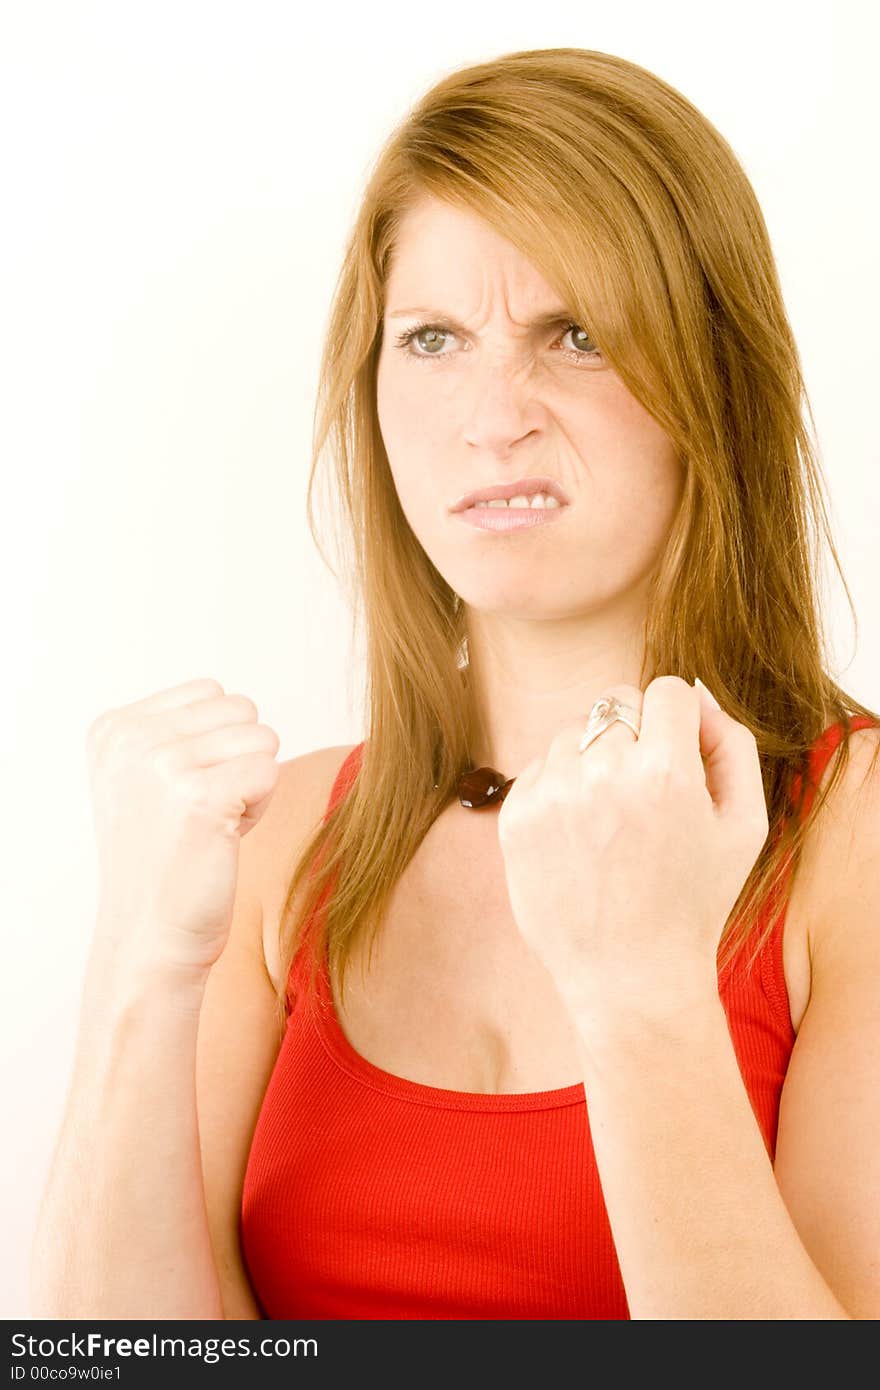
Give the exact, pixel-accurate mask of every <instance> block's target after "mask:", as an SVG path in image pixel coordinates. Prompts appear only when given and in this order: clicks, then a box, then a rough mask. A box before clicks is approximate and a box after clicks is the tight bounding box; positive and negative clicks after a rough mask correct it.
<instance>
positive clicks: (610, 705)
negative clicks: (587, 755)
mask: <svg viewBox="0 0 880 1390" xmlns="http://www.w3.org/2000/svg"><path fill="white" fill-rule="evenodd" d="M630 716H632V718H630ZM618 719H619V720H620V721H621V722H622V723H623V724H626V725H627V727H628V728H630V729H632V731H633V733H634V734H635V736H636V738H638V736H639V730H640V729H641V724H642V717H641V714H640V713H639V711H638V710H637V709H633V707H632V705H625V704H624V703H623V701H622V700H618V699H616V698H615V697H614V696H613V695H602V696H600V698H599V699H598V700H596V702H595V703H594V705H593V708H592V709H591V710H590V713H589V717H588V720H587V727H586V729H585V730H584V735H583V738H582V739H581V741H580V743H579V744H578V750H577V751H578V752H579V753H583V752H584V750H585V749H587V748H589V746H590V744H591V743H592V742H593V740H594V739H597V738H598V737H599V735H600V734H604V732H605V730H606V729H610V727H611V725H612V724H616V723H617V721H618Z"/></svg>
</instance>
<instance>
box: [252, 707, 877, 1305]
mask: <svg viewBox="0 0 880 1390" xmlns="http://www.w3.org/2000/svg"><path fill="white" fill-rule="evenodd" d="M873 722H874V721H873V720H871V719H868V718H866V717H864V716H859V717H858V718H855V719H853V727H854V728H862V727H865V726H866V725H869V724H872V723H873ZM841 734H842V729H841V727H840V726H839V725H831V726H830V727H829V728H828V729H826V730H825V732H824V733H823V734H822V735H821V737H820V738H819V739H818V740H817V741H816V743H815V744H814V745H813V748H812V749H811V750H810V764H809V777H808V789H807V801H806V804H805V806H804V808H803V812H802V814H806V812H807V810H808V809H809V805H810V804H811V802H812V799H813V796H814V795H815V788H816V786H817V785H818V782H819V779H820V777H821V775H822V771H823V769H824V767H825V765H826V763H827V761H828V759H829V757H830V756H831V754H832V752H833V750H834V748H835V747H836V746H837V743H838V742H839V740H840V737H841ZM363 746H364V745H363V743H360V744H358V745H357V747H355V748H354V749H352V751H351V753H350V754H349V755H348V757H347V758H346V759H345V761H344V763H343V764H342V766H341V768H340V770H339V773H338V775H337V778H336V781H335V783H334V786H333V790H332V793H331V796H330V801H329V804H328V809H327V812H326V813H325V814H329V812H330V810H331V809H332V808H333V807H334V806H335V805H336V803H337V801H338V800H339V798H340V797H341V796H344V795H345V793H346V791H348V790H349V788H350V787H351V784H352V781H353V779H354V776H355V775H356V772H357V768H358V765H359V762H360V756H361V753H362V750H363ZM799 781H800V778H797V779H796V780H795V785H794V787H793V788H792V792H793V794H798V793H799V790H800V788H799V785H798V784H799ZM326 900H327V897H326V893H325V896H324V899H323V900H322V904H321V905H320V906H319V911H323V910H324V908H325V906H326ZM765 910H766V911H771V910H772V909H771V905H770V904H768V906H767V908H766V909H765ZM784 917H785V913H784V910H783V912H782V913H781V914H778V915H777V918H776V922H775V924H774V928H773V932H772V935H771V936H770V938H769V939H768V942H767V944H766V945H765V947H764V950H763V952H762V955H761V957H760V958H759V962H758V963H756V965H755V967H754V969H753V972H752V974H751V976H750V977H746V976H745V974H744V972H743V970H742V968H741V966H740V964H739V957H737V958H736V959H735V960H734V962H733V964H732V966H731V967H728V968H727V969H725V970H724V971H722V972H721V973H720V975H719V994H720V997H721V999H722V1002H723V1006H724V1009H725V1012H726V1015H727V1020H728V1026H729V1028H730V1033H731V1039H732V1042H733V1045H734V1049H735V1052H736V1055H737V1059H738V1062H739V1067H740V1072H741V1074H742V1077H743V1082H744V1084H745V1087H746V1090H747V1092H748V1094H749V1097H750V1100H751V1104H752V1109H753V1111H754V1114H755V1117H756V1120H757V1122H758V1125H759V1126H760V1129H761V1133H762V1135H763V1137H764V1142H765V1145H766V1147H767V1151H768V1153H769V1155H770V1157H771V1158H772V1157H773V1155H774V1153H775V1147H776V1128H777V1120H778V1113H779V1096H780V1092H781V1089H782V1084H783V1081H784V1079H785V1074H786V1070H787V1068H788V1061H789V1056H790V1054H791V1049H792V1046H793V1044H794V1040H795V1034H794V1030H793V1028H792V1025H791V1017H790V1013H789V1006H788V995H787V991H786V985H785V977H784V973H783V967H782V928H783V923H784ZM306 968H307V963H306V960H305V947H303V948H301V950H300V951H299V953H298V955H297V957H296V959H295V960H294V962H293V965H292V968H291V973H290V978H289V981H288V995H287V998H288V1021H287V1028H286V1032H285V1035H284V1040H283V1042H282V1045H281V1048H280V1051H279V1054H278V1058H277V1060H276V1063H275V1067H274V1070H273V1072H272V1075H271V1077H270V1080H269V1083H268V1086H267V1089H266V1092H265V1095H264V1097H263V1102H262V1106H261V1109H260V1113H259V1116H258V1119H257V1124H256V1127H255V1130H254V1135H253V1140H252V1145H251V1150H250V1154H249V1158H248V1164H247V1169H246V1172H245V1178H244V1188H243V1192H242V1205H241V1240H242V1249H243V1252H244V1258H245V1262H246V1265H247V1269H248V1272H249V1275H250V1278H251V1281H252V1283H253V1286H254V1288H255V1290H256V1293H257V1297H258V1299H259V1301H260V1303H261V1305H262V1311H263V1313H264V1314H265V1316H267V1317H269V1318H314V1319H332V1318H347V1319H351V1318H358V1319H404V1318H420V1319H425V1318H431V1319H434V1318H438V1319H443V1318H447V1319H489V1318H491V1319H585V1318H589V1319H600V1320H616V1319H626V1318H628V1317H629V1310H628V1307H627V1301H626V1294H625V1291H624V1287H623V1283H622V1281H621V1276H620V1269H619V1266H618V1262H617V1256H616V1253H615V1249H614V1243H613V1240H612V1236H611V1229H610V1226H609V1224H608V1217H607V1213H606V1210H605V1204H604V1201H603V1197H602V1189H601V1184H600V1180H599V1173H598V1169H597V1166H596V1162H595V1157H594V1155H593V1150H592V1144H591V1139H590V1128H589V1103H588V1100H587V1097H586V1096H585V1092H584V1086H583V1083H582V1082H579V1083H577V1084H576V1085H573V1086H564V1087H562V1088H560V1089H558V1090H553V1091H537V1092H530V1093H516V1094H512V1093H505V1094H492V1095H482V1094H479V1093H473V1092H468V1091H452V1090H446V1089H441V1088H437V1087H433V1086H425V1085H422V1084H420V1083H417V1082H414V1081H409V1080H407V1079H405V1078H402V1077H398V1076H393V1075H391V1074H390V1073H389V1072H386V1071H383V1070H381V1068H379V1067H376V1066H374V1065H373V1064H372V1063H371V1062H369V1061H367V1060H366V1058H364V1057H361V1056H360V1055H359V1054H358V1053H357V1052H355V1051H354V1049H353V1048H352V1047H351V1045H350V1044H349V1042H348V1040H347V1039H346V1037H345V1034H344V1033H343V1031H342V1029H341V1027H340V1025H339V1022H338V1019H337V1017H336V1014H335V1010H334V1007H333V998H332V991H331V989H330V985H329V977H328V973H327V959H326V955H325V956H324V957H323V962H322V970H321V974H320V1001H321V1008H320V1010H319V1012H318V1015H317V1017H316V1016H314V1015H313V1014H312V1012H310V1011H309V1010H308V1009H307V1008H306V1007H305V1004H304V1001H303V993H302V989H301V987H300V986H301V984H302V981H303V974H302V972H303V971H304V970H305V969H306Z"/></svg>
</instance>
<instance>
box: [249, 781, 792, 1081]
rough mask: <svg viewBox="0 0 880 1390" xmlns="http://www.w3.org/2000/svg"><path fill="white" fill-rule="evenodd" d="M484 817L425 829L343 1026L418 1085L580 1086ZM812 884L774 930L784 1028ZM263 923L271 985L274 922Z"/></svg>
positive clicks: (359, 959)
mask: <svg viewBox="0 0 880 1390" xmlns="http://www.w3.org/2000/svg"><path fill="white" fill-rule="evenodd" d="M495 822H496V816H495V815H494V814H493V813H492V812H489V811H487V812H485V813H482V812H477V813H474V812H471V811H466V810H464V809H463V808H461V807H459V806H457V805H456V806H455V807H450V808H449V809H448V810H447V811H445V812H444V813H443V815H441V816H440V817H439V819H438V820H437V822H436V823H435V824H434V825H433V826H432V827H431V830H430V831H429V833H428V835H427V836H426V837H425V839H424V841H423V842H422V844H421V845H420V846H419V849H418V851H417V852H416V854H415V855H414V857H413V859H412V860H411V862H410V864H409V865H408V866H407V869H406V870H405V872H404V873H403V875H402V876H401V878H400V879H399V880H398V882H397V884H396V885H395V887H394V890H393V893H392V895H391V898H390V900H389V903H388V905H387V908H386V911H385V914H384V917H383V920H382V922H381V925H380V928H379V931H378V934H377V936H376V939H375V942H374V945H373V948H372V952H370V948H369V943H368V942H367V941H366V940H364V939H361V940H358V941H356V942H355V946H354V950H353V953H352V956H351V961H350V965H349V967H348V971H347V974H346V980H345V994H344V999H342V998H341V992H340V988H339V981H338V980H337V979H334V980H333V995H334V1003H335V1008H336V1014H337V1017H338V1020H339V1023H340V1026H341V1028H342V1030H343V1032H344V1034H345V1035H346V1037H347V1039H348V1041H349V1043H350V1044H351V1046H352V1047H353V1048H354V1050H355V1051H356V1052H358V1053H360V1055H361V1056H362V1057H365V1058H366V1059H367V1060H368V1061H370V1062H372V1063H373V1065H374V1066H377V1067H380V1068H382V1069H383V1070H384V1071H388V1072H391V1073H393V1074H394V1075H396V1076H402V1077H406V1078H408V1079H409V1080H411V1081H416V1082H419V1083H421V1084H423V1085H428V1086H440V1087H445V1088H449V1089H452V1090H460V1091H474V1092H481V1093H488V1092H504V1091H543V1090H554V1089H556V1088H559V1087H563V1086H570V1085H573V1084H575V1083H576V1082H578V1081H580V1080H581V1079H582V1076H583V1068H582V1065H581V1060H580V1047H579V1041H578V1038H577V1035H576V1032H575V1030H574V1027H573V1025H572V1024H571V1022H570V1020H569V1017H568V1015H567V1013H566V1011H565V1009H564V1008H563V1007H562V1005H561V1002H560V999H559V995H558V992H557V990H556V987H555V985H554V984H553V981H552V979H551V977H550V976H549V974H548V973H547V971H546V970H545V969H544V967H543V966H542V965H541V964H540V962H539V961H538V960H537V959H536V958H535V956H534V955H533V953H532V952H531V951H530V950H529V949H528V948H527V947H526V946H525V944H524V943H523V941H522V939H521V937H520V936H519V933H518V931H517V928H516V924H515V921H514V919H513V915H512V912H511V909H510V903H509V899H508V896H507V890H506V885H505V879H504V867H503V860H502V857H501V851H500V848H499V845H498V837H497V831H496V829H495ZM808 893H809V884H808V879H807V876H806V875H804V876H800V877H799V876H797V875H796V876H795V880H794V884H793V887H792V893H791V898H790V902H789V906H788V910H787V914H786V923H785V931H784V933H783V951H784V973H785V982H786V988H787V991H788V997H789V1006H790V1012H791V1017H792V1023H793V1025H794V1028H795V1031H797V1029H798V1027H799V1026H800V1021H801V1019H802V1017H803V1014H804V1011H805V1009H806V1007H807V1003H808V1000H809V991H810V964H809V954H808V948H807V937H806V930H805V921H806V904H807V901H808ZM266 926H269V927H270V929H269V930H265V927H264V950H265V951H266V961H267V966H268V967H269V970H270V974H272V976H273V979H274V982H275V984H276V987H277V985H278V983H279V972H280V961H279V958H278V956H279V953H278V944H277V929H276V930H274V931H273V930H271V926H270V924H269V923H267V924H266Z"/></svg>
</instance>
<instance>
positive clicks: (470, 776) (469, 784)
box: [457, 767, 516, 811]
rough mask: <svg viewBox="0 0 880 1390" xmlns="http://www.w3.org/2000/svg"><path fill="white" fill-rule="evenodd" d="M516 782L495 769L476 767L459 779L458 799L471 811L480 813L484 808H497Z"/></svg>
mask: <svg viewBox="0 0 880 1390" xmlns="http://www.w3.org/2000/svg"><path fill="white" fill-rule="evenodd" d="M515 781H516V778H515V777H508V778H507V780H506V781H505V779H504V775H503V773H500V772H498V771H497V770H496V769H495V768H494V767H474V768H471V770H470V772H465V773H464V775H463V776H461V777H459V779H458V786H457V791H458V799H459V801H460V802H461V804H462V806H465V807H466V808H467V809H468V810H469V811H480V810H482V809H483V807H484V806H496V805H500V803H501V802H502V801H503V800H504V798H505V797H506V795H507V793H508V792H509V791H510V788H511V787H512V786H513V784H514V782H515Z"/></svg>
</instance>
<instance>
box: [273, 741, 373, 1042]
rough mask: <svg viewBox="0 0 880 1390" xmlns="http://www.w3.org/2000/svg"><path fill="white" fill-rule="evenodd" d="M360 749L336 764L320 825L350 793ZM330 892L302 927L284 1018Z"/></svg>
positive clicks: (328, 889) (328, 890)
mask: <svg viewBox="0 0 880 1390" xmlns="http://www.w3.org/2000/svg"><path fill="white" fill-rule="evenodd" d="M363 749H364V744H363V741H362V742H361V743H356V744H355V746H354V747H353V748H352V749H351V750H350V751H349V753H348V754H347V755H346V756H345V758H344V759H343V761H342V763H341V764H340V767H339V770H338V771H337V773H336V776H335V778H334V779H333V786H332V787H331V788H330V795H329V797H328V799H327V806H326V809H325V811H324V814H323V816H322V818H321V819H322V822H323V823H326V822H327V820H328V819H329V817H330V816H331V814H332V813H333V811H334V810H335V809H336V807H337V805H338V804H339V802H340V801H342V800H343V798H344V797H345V796H346V795H347V793H348V792H349V791H350V790H351V788H352V786H353V784H354V780H355V778H356V777H357V773H358V769H359V768H360V764H361V756H362V753H363ZM316 862H317V861H316ZM314 872H315V864H312V865H311V866H310V868H309V874H310V875H311V874H313V873H314ZM332 891H333V882H332V881H331V882H330V883H328V884H325V885H324V890H323V892H322V894H321V896H320V898H319V899H318V902H317V904H316V905H315V910H314V912H313V913H312V916H311V917H310V918H309V920H308V921H307V922H306V924H305V928H304V931H303V935H302V939H301V941H300V944H299V946H298V947H297V950H296V952H295V953H294V956H293V959H292V961H291V965H290V970H289V972H288V976H287V988H286V991H285V1002H286V1010H287V1014H288V1015H289V1014H290V1013H291V1010H292V1009H293V1002H294V998H295V995H296V991H297V989H298V988H300V987H301V986H302V983H303V975H302V972H303V970H304V969H305V967H306V964H307V957H308V951H309V948H310V946H311V934H312V928H313V927H314V925H315V923H316V921H317V920H318V919H319V915H320V913H321V912H322V910H323V908H324V907H325V906H326V903H327V900H328V898H329V897H330V894H331V892H332Z"/></svg>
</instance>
